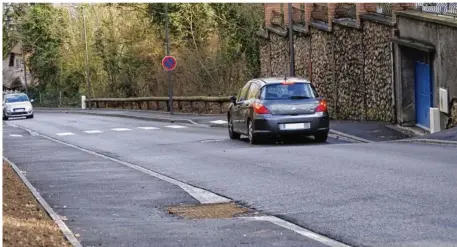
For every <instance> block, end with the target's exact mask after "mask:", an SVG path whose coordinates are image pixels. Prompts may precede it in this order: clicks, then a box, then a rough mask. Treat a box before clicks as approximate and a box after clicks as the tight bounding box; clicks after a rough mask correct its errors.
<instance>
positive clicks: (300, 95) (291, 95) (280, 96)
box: [260, 83, 318, 100]
mask: <svg viewBox="0 0 457 247" xmlns="http://www.w3.org/2000/svg"><path fill="white" fill-rule="evenodd" d="M316 97H318V96H317V93H316V91H315V90H314V89H313V88H312V86H311V84H309V83H293V84H282V83H278V84H269V85H266V86H265V87H263V89H262V93H261V95H260V98H261V99H264V100H284V99H312V98H316Z"/></svg>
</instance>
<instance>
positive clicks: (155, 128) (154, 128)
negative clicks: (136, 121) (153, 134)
mask: <svg viewBox="0 0 457 247" xmlns="http://www.w3.org/2000/svg"><path fill="white" fill-rule="evenodd" d="M138 129H144V130H158V129H160V128H157V127H138Z"/></svg>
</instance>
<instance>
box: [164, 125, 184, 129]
mask: <svg viewBox="0 0 457 247" xmlns="http://www.w3.org/2000/svg"><path fill="white" fill-rule="evenodd" d="M165 127H167V128H172V129H183V128H187V126H182V125H168V126H165Z"/></svg>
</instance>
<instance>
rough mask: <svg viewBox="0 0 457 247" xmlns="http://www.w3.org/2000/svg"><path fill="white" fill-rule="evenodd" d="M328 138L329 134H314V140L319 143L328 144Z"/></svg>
mask: <svg viewBox="0 0 457 247" xmlns="http://www.w3.org/2000/svg"><path fill="white" fill-rule="evenodd" d="M327 138H328V132H319V133H316V134H314V140H316V141H317V142H326V141H327Z"/></svg>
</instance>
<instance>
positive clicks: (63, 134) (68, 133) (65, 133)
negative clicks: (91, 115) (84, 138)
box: [56, 132, 75, 136]
mask: <svg viewBox="0 0 457 247" xmlns="http://www.w3.org/2000/svg"><path fill="white" fill-rule="evenodd" d="M56 135H58V136H74V135H75V134H73V133H71V132H62V133H57V134H56Z"/></svg>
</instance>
